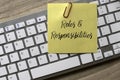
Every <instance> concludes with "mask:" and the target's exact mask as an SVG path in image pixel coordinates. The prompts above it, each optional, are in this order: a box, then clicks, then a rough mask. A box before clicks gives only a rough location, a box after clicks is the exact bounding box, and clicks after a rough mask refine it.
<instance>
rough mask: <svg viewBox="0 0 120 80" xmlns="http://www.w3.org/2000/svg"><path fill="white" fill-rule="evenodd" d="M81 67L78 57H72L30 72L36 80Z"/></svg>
mask: <svg viewBox="0 0 120 80" xmlns="http://www.w3.org/2000/svg"><path fill="white" fill-rule="evenodd" d="M63 64H65V65H63ZM79 65H80V61H79V58H78V56H75V57H71V58H68V59H65V60H61V61H58V62H55V63H51V64H48V65H44V66H39V67H37V68H34V69H31V70H30V71H31V75H32V77H33V79H35V78H38V77H42V76H46V75H49V74H52V73H56V72H59V71H63V70H66V69H70V68H73V67H76V66H79Z"/></svg>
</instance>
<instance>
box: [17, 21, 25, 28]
mask: <svg viewBox="0 0 120 80" xmlns="http://www.w3.org/2000/svg"><path fill="white" fill-rule="evenodd" d="M15 25H16V28H22V27H24V26H25V23H24V22H19V23H17V24H15Z"/></svg>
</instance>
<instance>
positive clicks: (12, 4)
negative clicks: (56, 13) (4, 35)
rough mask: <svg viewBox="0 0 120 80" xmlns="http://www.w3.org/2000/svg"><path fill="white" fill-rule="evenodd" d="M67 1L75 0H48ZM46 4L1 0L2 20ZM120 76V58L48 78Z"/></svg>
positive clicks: (32, 0)
mask: <svg viewBox="0 0 120 80" xmlns="http://www.w3.org/2000/svg"><path fill="white" fill-rule="evenodd" d="M67 1H69V2H70V1H74V0H48V2H67ZM84 1H87V0H84ZM46 4H47V0H0V22H5V21H9V20H12V19H16V18H19V17H22V16H25V15H29V14H32V13H37V12H39V11H42V10H45V9H46V8H47V5H46ZM119 76H120V59H117V60H112V61H109V62H107V63H104V64H99V65H97V66H93V67H90V68H86V69H83V70H77V71H74V72H72V73H68V74H64V75H61V76H58V77H55V78H51V79H48V80H120V77H119Z"/></svg>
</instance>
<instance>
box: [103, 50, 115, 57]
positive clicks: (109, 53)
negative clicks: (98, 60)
mask: <svg viewBox="0 0 120 80" xmlns="http://www.w3.org/2000/svg"><path fill="white" fill-rule="evenodd" d="M112 55H113V52H112V51H107V52H104V56H105V57H110V56H112Z"/></svg>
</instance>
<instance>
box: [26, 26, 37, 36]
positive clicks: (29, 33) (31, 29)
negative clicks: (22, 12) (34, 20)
mask: <svg viewBox="0 0 120 80" xmlns="http://www.w3.org/2000/svg"><path fill="white" fill-rule="evenodd" d="M26 30H27V34H28V36H31V35H34V34H36V30H35V26H30V27H27V28H26Z"/></svg>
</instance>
